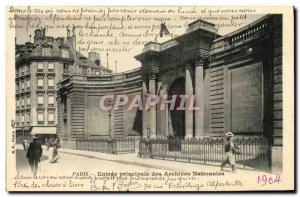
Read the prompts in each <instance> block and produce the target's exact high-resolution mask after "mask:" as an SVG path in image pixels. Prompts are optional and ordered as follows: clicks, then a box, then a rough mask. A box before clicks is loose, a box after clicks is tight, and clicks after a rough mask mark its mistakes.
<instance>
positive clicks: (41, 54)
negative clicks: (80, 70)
mask: <svg viewBox="0 0 300 197" xmlns="http://www.w3.org/2000/svg"><path fill="white" fill-rule="evenodd" d="M29 58H64V59H68V60H72V59H73V54H71V53H70V52H69V53H68V55H64V54H63V53H62V51H50V52H48V53H44V52H43V51H34V52H30V53H24V54H23V55H21V56H19V57H16V61H17V62H19V61H21V60H26V59H29Z"/></svg>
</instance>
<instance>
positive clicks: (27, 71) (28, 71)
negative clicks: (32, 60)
mask: <svg viewBox="0 0 300 197" xmlns="http://www.w3.org/2000/svg"><path fill="white" fill-rule="evenodd" d="M26 73H30V64H26Z"/></svg>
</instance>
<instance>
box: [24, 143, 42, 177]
mask: <svg viewBox="0 0 300 197" xmlns="http://www.w3.org/2000/svg"><path fill="white" fill-rule="evenodd" d="M42 153H43V149H42V145H41V143H40V142H39V141H38V138H37V137H34V138H33V142H31V143H30V144H29V148H28V150H27V154H26V157H27V159H28V162H29V165H30V168H31V172H32V173H33V174H34V176H35V175H36V173H37V170H38V166H39V162H40V158H41V156H42Z"/></svg>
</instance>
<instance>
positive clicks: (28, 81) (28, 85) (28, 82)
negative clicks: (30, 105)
mask: <svg viewBox="0 0 300 197" xmlns="http://www.w3.org/2000/svg"><path fill="white" fill-rule="evenodd" d="M26 88H27V89H30V79H27V81H26Z"/></svg>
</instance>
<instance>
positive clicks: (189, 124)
mask: <svg viewBox="0 0 300 197" xmlns="http://www.w3.org/2000/svg"><path fill="white" fill-rule="evenodd" d="M185 96H186V99H185V138H193V110H192V109H189V106H190V102H193V100H192V99H191V98H192V96H193V81H192V66H191V65H190V64H188V65H186V69H185Z"/></svg>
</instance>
